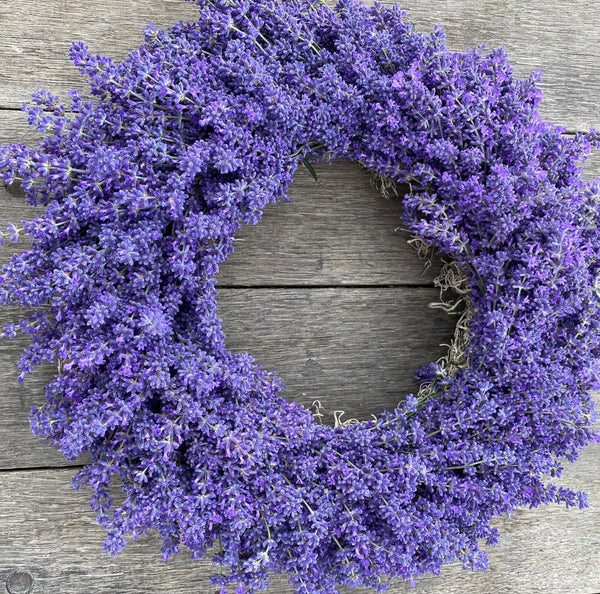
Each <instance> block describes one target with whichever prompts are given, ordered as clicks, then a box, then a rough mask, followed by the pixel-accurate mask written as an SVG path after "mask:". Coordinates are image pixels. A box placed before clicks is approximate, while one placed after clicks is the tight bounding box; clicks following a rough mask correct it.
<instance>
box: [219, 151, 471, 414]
mask: <svg viewBox="0 0 600 594" xmlns="http://www.w3.org/2000/svg"><path fill="white" fill-rule="evenodd" d="M314 167H315V170H316V173H317V178H318V181H317V182H316V183H315V181H314V180H313V179H312V177H311V175H309V173H308V172H307V171H306V170H305V169H304V168H301V169H299V170H298V171H297V173H296V175H295V177H294V181H293V183H292V184H291V186H290V189H289V197H290V200H289V201H281V202H279V203H277V204H270V205H268V206H267V207H266V208H265V210H264V214H263V217H262V219H261V221H260V222H259V224H258V225H256V226H247V227H245V228H244V229H242V230H241V231H240V233H239V234H238V236H237V237H236V242H235V251H234V253H233V254H232V255H231V256H230V257H229V259H228V260H227V262H226V263H225V264H224V265H223V266H222V267H221V271H220V273H219V275H218V276H217V280H218V285H217V288H218V290H219V298H218V300H219V315H220V318H221V320H222V323H223V329H224V331H225V335H226V337H227V340H226V344H227V348H228V349H230V350H232V351H233V352H248V353H249V354H250V355H252V356H253V357H254V358H255V359H256V360H257V361H258V362H259V363H260V364H261V365H262V367H263V368H265V369H267V370H273V371H275V373H276V374H277V375H278V377H280V378H281V379H282V381H283V383H284V385H285V388H284V390H283V391H282V396H283V397H285V398H286V399H288V400H295V401H297V402H299V403H300V404H302V405H303V406H305V407H306V408H309V409H311V410H312V411H313V413H314V414H315V416H316V417H317V418H318V419H319V420H321V421H322V422H323V423H326V424H341V423H344V422H347V421H348V420H353V419H357V420H365V419H368V418H370V417H371V415H372V414H376V413H378V412H379V411H381V410H382V409H387V408H393V407H395V406H397V405H398V403H399V402H401V401H402V400H404V397H405V396H406V395H407V394H409V393H413V394H417V392H418V390H419V387H420V386H419V384H418V382H417V380H416V378H415V373H416V372H417V370H418V369H420V368H421V367H423V366H424V365H426V364H428V363H431V362H434V361H437V360H438V359H440V358H442V357H444V356H447V354H448V347H449V345H450V344H451V343H452V341H453V337H454V335H455V332H456V323H457V320H458V319H459V318H460V313H461V312H462V309H463V306H462V305H461V303H458V302H460V296H458V295H455V294H454V293H452V292H451V291H449V289H450V287H449V286H446V287H445V288H444V290H443V291H442V292H443V294H441V292H440V291H441V289H440V287H436V286H435V284H434V281H435V279H436V278H439V275H440V272H441V270H442V267H443V262H442V261H441V258H440V257H439V256H437V255H435V256H433V261H432V262H431V265H427V262H426V261H425V260H423V259H422V258H420V257H419V254H418V253H417V252H416V250H415V249H414V248H415V246H414V245H410V243H409V242H410V239H411V236H410V234H409V233H408V232H406V231H405V230H404V229H403V228H402V223H401V216H402V199H401V197H400V196H401V195H402V191H400V192H398V193H399V196H389V197H388V198H385V197H384V196H382V195H381V193H380V191H378V189H377V188H376V187H374V184H373V183H372V179H371V177H370V174H369V173H368V172H367V171H365V170H364V168H361V167H360V166H359V165H358V164H357V163H354V162H350V161H335V162H334V163H332V164H331V165H328V164H325V163H323V164H315V166H314ZM400 190H401V189H400ZM421 247H422V246H421ZM421 256H422V254H421ZM449 297H450V301H448V298H449ZM442 301H443V302H445V304H446V305H444V303H442ZM453 303H454V304H456V303H458V305H456V307H454V306H453V305H452V304H453ZM436 304H437V305H439V306H442V307H431V306H432V305H433V306H435V305H436ZM444 309H446V310H449V309H452V311H451V312H448V311H444ZM448 313H450V314H451V315H448ZM342 411H344V414H342ZM321 415H322V416H321Z"/></svg>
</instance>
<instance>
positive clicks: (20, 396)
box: [0, 287, 455, 469]
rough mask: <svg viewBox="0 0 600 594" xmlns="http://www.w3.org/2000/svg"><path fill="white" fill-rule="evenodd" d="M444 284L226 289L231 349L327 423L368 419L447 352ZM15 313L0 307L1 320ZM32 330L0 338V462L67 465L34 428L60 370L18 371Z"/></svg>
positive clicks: (222, 298) (449, 322)
mask: <svg viewBox="0 0 600 594" xmlns="http://www.w3.org/2000/svg"><path fill="white" fill-rule="evenodd" d="M437 298H438V293H437V292H436V290H435V289H434V288H433V287H431V288H420V289H402V288H396V289H382V288H372V289H368V288H365V289H277V290H275V289H223V290H221V292H220V295H219V313H220V315H221V316H222V318H223V327H224V329H225V332H226V334H227V337H228V338H227V344H228V347H229V348H230V349H232V350H233V351H236V352H239V351H247V352H250V354H252V355H253V356H254V357H255V358H256V359H257V361H259V363H261V365H262V366H263V367H264V368H266V369H269V370H271V369H273V370H275V371H276V372H277V373H278V376H279V377H281V378H282V379H283V381H284V382H285V384H286V387H285V389H284V390H283V392H282V395H283V396H285V397H287V398H289V399H294V400H296V401H298V402H300V403H302V404H303V405H305V406H307V407H310V406H311V404H312V402H313V401H314V400H316V399H319V400H320V401H321V403H322V405H323V407H324V408H325V411H324V412H325V414H326V417H325V419H324V420H325V422H329V423H331V424H333V416H332V415H333V411H336V410H344V411H346V416H345V417H344V419H347V418H350V417H356V418H359V419H365V418H369V417H370V415H371V413H377V412H379V411H380V410H381V409H382V408H392V407H394V406H396V405H397V404H398V402H400V401H401V400H402V399H403V398H404V396H405V395H406V394H407V393H409V392H411V391H414V390H415V389H416V387H417V386H416V385H415V383H414V381H413V379H412V378H413V376H414V372H415V371H416V370H417V368H418V367H419V366H420V365H423V364H426V363H429V362H430V361H434V360H436V359H438V358H439V357H440V356H442V355H444V354H445V352H446V349H445V347H442V346H440V345H441V344H447V343H448V342H449V341H450V339H451V338H452V333H453V328H454V324H455V320H454V319H453V318H451V317H449V316H448V315H447V314H446V313H445V312H444V311H442V310H440V309H433V310H432V309H429V308H428V304H429V303H430V302H432V301H436V300H437ZM9 313H10V312H7V311H3V312H0V314H1V316H0V324H1V323H3V322H4V323H5V320H6V319H7V315H8V314H9ZM26 344H27V339H26V338H25V337H19V338H17V339H15V340H13V341H5V342H4V343H3V345H1V346H0V380H1V384H2V389H1V397H0V469H2V468H26V467H39V466H51V465H65V464H67V461H66V460H64V459H63V458H62V457H60V456H59V455H58V454H57V453H56V452H55V450H54V448H51V447H50V446H48V445H47V444H45V442H44V441H43V439H41V438H39V439H36V438H34V437H33V435H31V433H30V431H29V424H28V417H29V410H30V406H31V405H32V404H38V405H39V404H41V402H42V401H43V398H44V396H43V394H44V392H43V386H44V385H45V384H47V383H48V382H49V381H50V380H51V379H52V377H53V376H54V373H55V371H56V370H55V368H53V367H52V366H51V365H49V364H47V365H45V366H44V367H42V368H39V369H38V370H36V371H35V372H34V373H33V374H32V375H31V376H29V377H27V378H26V379H25V381H24V382H23V383H22V384H19V383H18V382H17V380H16V377H17V374H18V373H17V369H16V362H17V361H18V359H19V356H20V353H21V351H22V349H23V348H24V347H25V346H26Z"/></svg>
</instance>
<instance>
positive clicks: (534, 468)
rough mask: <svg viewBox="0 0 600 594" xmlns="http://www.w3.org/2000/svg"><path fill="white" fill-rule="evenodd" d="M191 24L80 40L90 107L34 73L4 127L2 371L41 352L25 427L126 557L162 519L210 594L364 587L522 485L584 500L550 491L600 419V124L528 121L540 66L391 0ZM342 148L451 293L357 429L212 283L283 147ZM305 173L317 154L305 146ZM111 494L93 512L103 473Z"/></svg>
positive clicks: (459, 534) (477, 533) (462, 544)
mask: <svg viewBox="0 0 600 594" xmlns="http://www.w3.org/2000/svg"><path fill="white" fill-rule="evenodd" d="M197 4H198V5H199V8H200V15H199V19H198V21H197V22H193V23H185V24H184V23H179V24H176V25H174V26H173V27H171V28H170V29H169V30H168V31H163V30H159V29H156V28H153V27H149V28H147V30H146V31H145V44H144V45H143V46H141V47H140V48H139V49H137V50H136V51H134V52H132V53H131V54H130V56H129V57H128V58H127V59H126V60H125V61H124V62H122V63H120V64H116V63H114V62H113V61H111V60H110V59H109V58H106V57H102V56H97V55H92V54H91V53H90V52H89V51H88V48H87V47H86V46H85V45H84V44H82V43H75V44H74V45H73V46H72V49H71V58H72V60H73V62H74V63H75V64H76V65H77V66H78V67H79V69H80V70H81V72H82V73H83V74H85V75H87V77H88V78H89V82H90V86H91V93H92V95H93V96H94V97H95V100H94V101H86V100H84V99H82V97H81V96H80V95H79V94H78V93H77V92H71V94H70V99H71V104H70V108H69V110H67V108H65V106H64V105H62V104H61V103H60V102H59V100H58V98H57V97H55V96H53V95H51V94H50V93H48V92H45V91H39V92H37V93H36V94H35V95H34V97H33V101H32V103H31V104H30V105H28V106H26V111H27V113H28V115H29V122H30V123H31V124H32V125H34V126H36V127H37V128H38V129H39V130H42V131H43V132H45V133H46V134H45V136H44V138H43V139H42V140H41V141H40V142H39V144H38V146H37V147H36V148H34V149H30V148H27V147H25V146H23V145H21V144H15V145H11V146H5V147H2V148H1V150H0V169H1V171H2V175H3V177H4V179H5V181H6V182H7V183H12V182H14V181H15V180H17V181H20V183H21V184H22V186H23V188H24V189H25V192H26V195H27V198H28V201H29V202H30V203H31V204H34V205H43V206H45V211H44V212H43V214H41V215H40V216H38V217H37V218H35V219H33V220H31V221H27V222H24V224H23V227H22V228H17V226H15V225H11V226H9V228H8V230H7V231H6V232H5V233H4V234H3V237H6V236H7V235H8V238H9V239H12V240H14V241H18V240H19V238H20V237H21V235H23V234H27V235H28V237H29V238H30V240H31V246H30V249H28V250H26V251H25V252H22V253H20V254H17V255H15V256H13V257H12V259H11V260H10V262H9V263H8V264H7V265H6V266H5V267H4V269H3V271H2V275H1V278H0V302H1V303H2V304H10V305H15V304H18V305H25V306H29V307H32V308H33V310H32V313H29V314H27V315H23V316H22V317H20V318H19V319H16V320H15V322H14V323H12V324H9V325H8V326H6V328H5V329H4V333H3V336H8V337H12V336H14V335H15V334H16V333H17V332H24V333H28V334H30V335H31V338H32V341H31V345H30V346H29V347H28V348H27V350H26V351H25V353H24V355H23V357H22V359H21V361H20V370H21V379H22V378H23V377H24V376H25V375H26V374H27V373H28V372H30V371H31V370H32V369H34V367H35V366H37V365H38V364H39V363H41V362H42V361H51V362H54V363H56V364H57V365H58V373H57V375H56V376H55V378H54V380H53V381H52V382H51V383H50V384H49V385H48V386H47V387H46V390H45V404H44V405H43V406H40V407H39V408H34V410H33V411H32V427H33V430H34V432H35V433H37V434H39V435H43V436H46V437H47V439H48V440H49V441H51V442H52V443H53V444H55V445H56V446H58V447H60V449H61V450H62V452H63V453H64V455H65V456H67V457H68V458H71V459H73V458H75V457H76V456H78V455H79V454H80V453H82V452H87V453H89V454H90V455H91V461H90V463H89V464H87V465H86V466H85V468H84V469H83V470H81V471H80V472H79V473H78V475H77V477H76V478H75V479H74V484H75V485H76V486H78V487H79V486H81V485H84V484H87V485H89V486H90V487H91V488H92V493H93V494H92V507H93V509H94V510H95V511H96V512H97V521H98V522H99V523H100V524H101V525H102V526H104V527H105V528H106V530H107V533H108V536H107V540H106V543H105V548H106V550H107V551H109V552H110V553H113V554H114V553H117V552H118V551H120V550H121V549H122V548H123V546H124V545H125V538H124V537H125V535H128V534H129V535H131V536H132V537H134V538H135V537H138V536H140V535H143V534H145V533H147V532H148V531H149V530H151V529H156V530H158V531H159V532H160V534H161V535H162V537H163V540H164V545H163V553H164V556H165V558H166V557H169V556H170V555H172V554H174V553H176V552H177V551H178V550H179V547H180V545H182V544H183V545H185V546H186V547H187V548H188V549H190V550H191V551H192V554H193V556H194V557H196V558H199V557H202V556H203V555H204V554H205V553H206V552H207V550H208V549H209V548H210V547H211V546H212V545H213V544H214V543H216V542H219V543H220V544H221V547H220V549H219V552H218V553H217V555H216V557H215V560H216V561H218V562H219V563H221V564H222V565H224V566H226V567H227V568H228V569H229V572H228V573H227V574H226V575H219V576H215V577H214V578H213V579H214V581H215V583H217V584H220V585H221V587H222V590H223V591H227V585H228V584H230V583H237V587H236V592H252V591H254V590H257V589H263V588H266V587H267V585H268V579H269V574H270V572H276V573H281V572H285V573H286V574H288V575H289V576H290V582H291V583H292V584H293V585H294V586H295V588H296V589H297V591H298V592H304V593H309V592H315V593H316V592H320V593H331V592H336V591H337V590H336V587H337V585H350V586H355V585H358V584H365V585H368V586H372V587H374V588H376V589H378V590H383V589H385V587H386V586H387V584H388V581H389V579H390V578H392V577H398V576H399V577H401V578H404V579H411V580H412V579H413V578H414V577H415V576H417V575H419V574H423V573H424V572H434V573H436V572H439V570H440V568H441V566H442V565H443V564H445V563H448V562H451V561H455V560H460V561H462V562H463V564H464V566H465V567H471V568H485V566H486V563H487V561H486V557H485V554H484V552H482V551H481V550H480V548H479V541H480V540H481V539H484V540H485V541H486V542H487V543H492V544H494V543H496V542H497V540H498V532H497V530H496V529H495V528H493V527H491V526H490V520H491V519H492V517H493V516H495V515H497V514H505V513H508V512H510V511H511V510H514V509H515V508H516V507H517V506H537V505H540V504H544V503H550V502H564V503H566V505H567V506H571V505H579V506H585V496H584V495H583V494H582V493H579V492H573V491H572V490H569V489H567V488H564V487H557V486H555V485H553V484H548V483H547V481H545V480H543V479H544V477H545V475H548V474H549V475H551V476H557V475H559V474H560V472H561V468H562V466H561V460H563V461H564V460H569V461H571V460H574V459H575V458H576V457H577V454H578V452H579V450H580V449H581V448H582V447H583V446H585V445H586V444H588V443H589V442H590V441H593V440H595V439H596V438H597V437H596V435H595V434H594V432H593V431H592V429H591V424H592V421H593V419H594V410H593V404H592V401H591V399H590V396H589V390H590V389H593V388H598V387H599V385H600V382H599V366H598V348H599V340H600V333H599V332H598V328H599V325H600V307H599V306H600V298H599V291H600V287H599V282H598V272H599V266H600V263H599V255H600V235H599V231H598V223H599V220H600V211H599V209H598V204H599V201H598V200H599V195H600V187H599V184H598V182H597V181H593V182H584V181H583V180H582V173H581V168H580V163H581V161H582V160H583V159H584V158H585V157H586V156H587V154H588V153H589V151H590V149H591V147H593V146H597V144H598V135H597V134H596V133H595V132H594V131H591V132H589V133H587V134H583V133H580V134H576V135H573V136H567V135H565V134H564V132H565V131H564V129H561V128H559V127H557V126H554V125H552V124H550V123H548V122H545V121H543V120H542V119H541V118H540V116H539V114H538V111H537V108H538V105H539V103H540V100H541V95H540V91H539V90H538V88H537V87H536V83H537V75H533V76H532V77H530V78H529V79H527V80H519V79H516V78H515V77H514V76H513V74H512V71H511V68H510V65H509V63H508V61H507V58H506V55H505V53H504V51H503V50H494V51H491V52H488V53H486V52H484V51H483V49H481V48H480V49H472V50H468V51H466V52H464V53H453V52H450V51H449V50H448V49H447V48H446V47H445V44H444V36H443V33H442V31H441V30H440V29H436V30H434V31H433V33H431V34H429V35H423V34H418V33H416V32H415V31H414V30H413V28H412V27H411V25H410V24H409V23H408V22H407V21H406V20H405V15H404V13H403V12H402V11H401V10H400V9H399V8H397V7H393V8H386V7H383V6H381V5H375V6H373V7H370V8H367V7H365V6H364V5H362V4H361V3H358V2H356V1H354V0H341V1H340V2H339V4H338V5H337V6H336V7H335V8H334V9H330V8H328V7H327V6H325V5H324V4H322V3H321V2H319V1H317V0H285V1H283V2H276V1H275V0H258V1H254V2H249V1H246V0H198V1H197ZM309 159H310V160H325V159H351V160H354V161H358V162H360V163H362V164H363V165H364V166H365V167H367V168H368V169H369V170H370V171H372V172H374V174H375V175H377V176H378V178H379V180H380V181H381V182H382V184H383V186H384V188H385V187H387V186H388V184H401V183H408V184H409V191H408V192H407V193H406V195H405V196H404V197H403V204H404V224H405V225H406V226H407V227H408V228H409V229H410V230H411V231H412V232H413V233H414V235H415V237H416V238H417V239H418V241H419V242H421V244H422V245H425V246H428V247H431V248H435V249H436V250H438V251H440V252H441V253H443V254H445V255H446V256H447V257H449V258H450V259H451V260H452V262H453V263H454V264H453V265H454V267H455V268H454V269H455V270H458V271H460V272H461V274H462V275H463V277H464V280H465V284H464V286H463V288H462V292H463V298H464V299H465V300H466V302H467V312H468V320H466V325H463V328H466V330H465V331H464V332H463V337H464V338H465V341H464V344H463V345H461V349H460V354H461V357H456V356H452V354H450V355H449V357H448V358H447V359H446V360H445V361H442V362H438V363H433V364H431V365H429V366H427V367H426V368H424V369H422V370H421V371H420V373H419V381H420V382H421V390H420V392H419V393H418V394H417V396H413V395H409V396H408V397H407V398H406V400H405V401H404V402H403V403H402V404H401V405H400V406H399V407H398V408H396V409H394V410H388V411H383V412H381V413H380V414H379V415H377V416H376V417H375V418H373V419H372V420H370V421H365V422H360V423H354V424H350V425H346V426H339V427H330V426H325V425H322V424H320V423H318V422H317V420H316V419H315V416H314V415H313V414H311V412H310V411H309V410H306V409H305V408H303V407H301V406H299V405H298V404H296V403H294V402H287V401H286V400H284V399H283V398H282V397H281V396H280V395H279V390H280V388H281V383H280V381H279V380H278V379H277V377H276V376H275V375H274V374H273V373H269V372H266V371H264V370H262V369H261V368H260V367H259V366H258V365H257V364H256V362H255V361H254V360H253V359H252V357H251V356H249V355H248V354H232V353H231V352H230V351H228V350H227V348H226V343H225V336H224V335H223V332H222V329H221V323H220V320H219V318H218V316H217V299H216V297H217V292H216V289H215V275H216V273H217V271H218V269H219V265H220V264H221V263H222V262H223V261H224V260H225V259H226V258H227V256H228V254H229V253H230V252H231V251H232V249H233V243H232V241H233V237H234V234H235V233H236V231H237V230H238V229H239V228H240V227H241V226H242V225H243V224H249V223H257V222H258V220H259V218H260V214H261V209H262V208H263V207H264V206H265V204H266V203H267V202H270V201H275V200H278V199H280V198H282V197H285V193H286V189H287V187H288V185H289V183H290V182H291V180H292V177H293V174H294V171H295V170H296V168H297V167H298V165H299V164H300V163H301V162H305V163H308V161H309ZM308 166H309V167H310V165H308ZM113 475H117V476H118V477H119V479H120V488H121V490H122V491H123V495H122V497H123V501H122V502H121V503H120V504H119V505H116V504H113V501H112V498H111V490H110V484H109V483H110V480H111V477H112V476H113Z"/></svg>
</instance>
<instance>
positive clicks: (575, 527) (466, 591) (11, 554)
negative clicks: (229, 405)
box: [0, 446, 600, 594]
mask: <svg viewBox="0 0 600 594" xmlns="http://www.w3.org/2000/svg"><path fill="white" fill-rule="evenodd" d="M72 474H73V471H72V470H69V469H62V470H45V471H26V472H24V471H17V472H3V473H0V526H2V538H1V539H0V583H4V582H6V580H7V579H10V576H11V575H12V574H13V573H15V572H21V573H27V574H29V575H30V576H31V578H32V579H33V581H34V585H35V589H34V590H33V591H34V592H40V593H46V594H58V593H60V594H81V593H82V592H86V593H87V594H100V593H108V592H119V593H120V594H133V593H135V594H153V593H156V592H168V593H169V594H191V593H192V592H194V593H196V592H207V593H208V592H213V591H214V589H213V588H212V587H211V586H210V584H209V582H208V578H207V576H208V575H209V574H210V573H211V572H212V571H214V569H215V568H214V566H212V565H211V563H210V561H209V560H201V561H191V560H190V559H189V554H188V553H187V552H183V553H181V554H180V555H178V556H176V557H174V558H172V559H171V560H169V562H168V563H163V562H161V561H160V538H159V537H157V535H156V534H151V535H148V536H147V537H144V538H141V539H139V540H138V541H136V542H134V543H131V544H129V545H128V547H127V548H126V549H125V551H123V553H121V554H120V555H119V556H117V557H116V558H111V557H108V556H107V555H105V554H104V553H103V552H102V551H101V550H100V545H101V543H102V541H103V539H104V535H103V531H102V530H101V529H100V528H99V527H98V526H97V525H96V524H95V523H94V521H93V513H92V512H91V511H90V509H89V506H88V493H87V492H86V491H85V490H84V491H81V492H75V491H73V490H72V488H71V487H70V485H69V481H70V477H71V476H72ZM566 475H568V480H567V482H568V483H570V484H571V485H572V486H574V487H575V488H585V489H586V490H588V491H589V493H590V503H591V507H590V509H587V510H585V511H579V510H566V509H564V508H561V507H558V506H551V507H546V508H540V509H537V510H522V511H518V512H517V513H515V514H514V515H513V517H512V519H497V520H496V522H495V523H496V525H497V526H498V527H499V528H500V531H501V534H502V535H503V538H502V540H501V542H500V544H499V546H498V547H496V548H495V549H493V550H491V551H490V570H489V571H488V572H485V573H471V572H463V571H462V570H461V568H460V567H459V566H458V565H456V564H455V565H452V566H449V567H447V568H445V569H444V571H443V572H442V575H441V576H438V577H435V576H431V575H429V576H423V577H422V578H420V579H419V581H418V584H417V587H416V588H415V589H411V588H410V587H409V586H408V585H407V584H403V583H401V582H395V583H394V584H393V586H392V587H391V588H390V589H389V590H388V592H390V594H409V593H411V592H415V593H416V594H482V593H485V594H488V593H489V594H492V593H493V594H565V593H566V592H568V593H569V594H594V593H596V592H598V591H600V547H598V533H599V532H600V478H599V477H600V446H594V447H590V448H589V449H588V450H586V451H585V453H584V455H583V456H582V457H581V459H580V460H579V461H578V462H577V463H576V464H575V465H574V466H573V467H572V468H569V469H568V470H567V472H566ZM22 579H23V581H24V578H22ZM15 581H16V578H15ZM269 592H271V593H272V594H292V593H293V589H292V588H291V587H290V586H289V584H287V583H286V580H285V578H283V577H278V578H275V579H274V580H273V583H272V585H271V587H270V588H269ZM341 592H342V594H367V593H368V592H372V590H367V589H365V588H357V589H354V590H351V589H347V588H342V589H341Z"/></svg>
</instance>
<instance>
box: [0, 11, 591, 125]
mask: <svg viewBox="0 0 600 594" xmlns="http://www.w3.org/2000/svg"><path fill="white" fill-rule="evenodd" d="M328 3H329V4H334V2H332V1H330V2H328ZM387 4H390V2H389V1H388V2H387ZM402 4H403V7H404V8H405V9H406V10H407V11H408V18H409V19H410V20H411V21H412V22H414V23H415V25H416V27H417V28H418V29H419V30H423V31H426V30H431V28H432V27H433V26H434V25H435V24H436V23H440V24H442V25H443V26H444V28H445V29H446V31H447V33H448V43H449V45H450V47H451V48H453V49H458V50H460V49H464V48H465V47H467V46H468V45H476V44H479V43H485V44H486V45H488V46H490V47H492V46H494V47H495V46H499V45H504V46H506V48H507V50H508V52H509V55H510V57H511V62H512V63H513V65H514V67H515V71H516V72H517V73H518V74H519V75H520V76H526V75H528V74H529V72H531V71H532V70H533V69H535V68H542V69H543V70H544V71H545V73H546V75H545V78H544V81H543V84H542V88H543V90H544V92H545V102H544V104H543V107H542V113H543V114H544V116H545V117H547V118H548V119H550V120H551V121H553V122H555V123H560V124H563V125H565V126H567V127H568V128H569V129H587V128H588V127H589V126H590V125H595V126H598V125H599V124H600V106H599V105H598V103H597V101H596V97H597V96H598V93H599V90H600V82H599V80H600V78H599V77H598V64H599V63H600V43H599V42H600V27H599V24H600V4H598V3H595V2H583V0H576V1H574V2H555V1H553V0H543V1H539V2H528V1H527V0H514V1H511V2H494V1H491V0H488V1H486V2H480V1H478V0H464V1H461V2H456V1H454V0H442V1H439V2H434V3H433V2H428V3H423V2H419V1H418V0H407V1H406V2H403V3H402ZM195 15H196V11H195V8H194V7H193V6H192V5H190V4H188V3H186V2H184V0H160V1H158V2H157V1H153V0H131V1H130V2H125V3H124V2H121V1H120V0H87V1H86V2H76V3H72V2H66V1H65V0H47V1H46V2H44V10H39V7H38V3H37V2H35V1H34V0H5V1H4V2H3V3H2V4H1V5H0V34H1V35H2V38H3V43H2V45H1V47H0V64H2V69H0V107H17V106H20V104H21V103H22V102H23V101H24V100H27V98H28V97H29V95H30V93H31V91H33V90H34V89H36V88H39V87H44V88H48V89H51V90H53V91H55V92H59V93H60V94H62V95H64V94H65V93H66V91H67V90H68V89H69V88H73V87H77V88H84V86H85V85H84V82H83V81H82V80H81V78H80V77H79V75H78V73H77V71H76V70H75V68H74V67H73V66H72V65H71V64H70V63H69V61H68V58H67V51H68V47H69V45H70V42H71V41H72V40H74V39H84V40H86V41H87V42H88V43H89V45H90V47H91V48H92V49H93V50H94V51H97V52H100V53H107V54H109V55H111V56H113V57H114V58H115V59H122V58H123V57H125V56H126V55H127V52H128V51H130V50H131V49H133V48H134V47H135V46H136V45H138V44H139V43H140V42H141V40H142V37H141V35H140V30H141V29H142V28H143V27H144V26H145V25H146V24H147V23H148V22H149V21H151V20H154V21H155V22H156V23H157V24H158V25H161V26H166V25H168V24H169V23H172V22H174V21H177V20H180V19H184V20H190V19H194V18H195Z"/></svg>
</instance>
